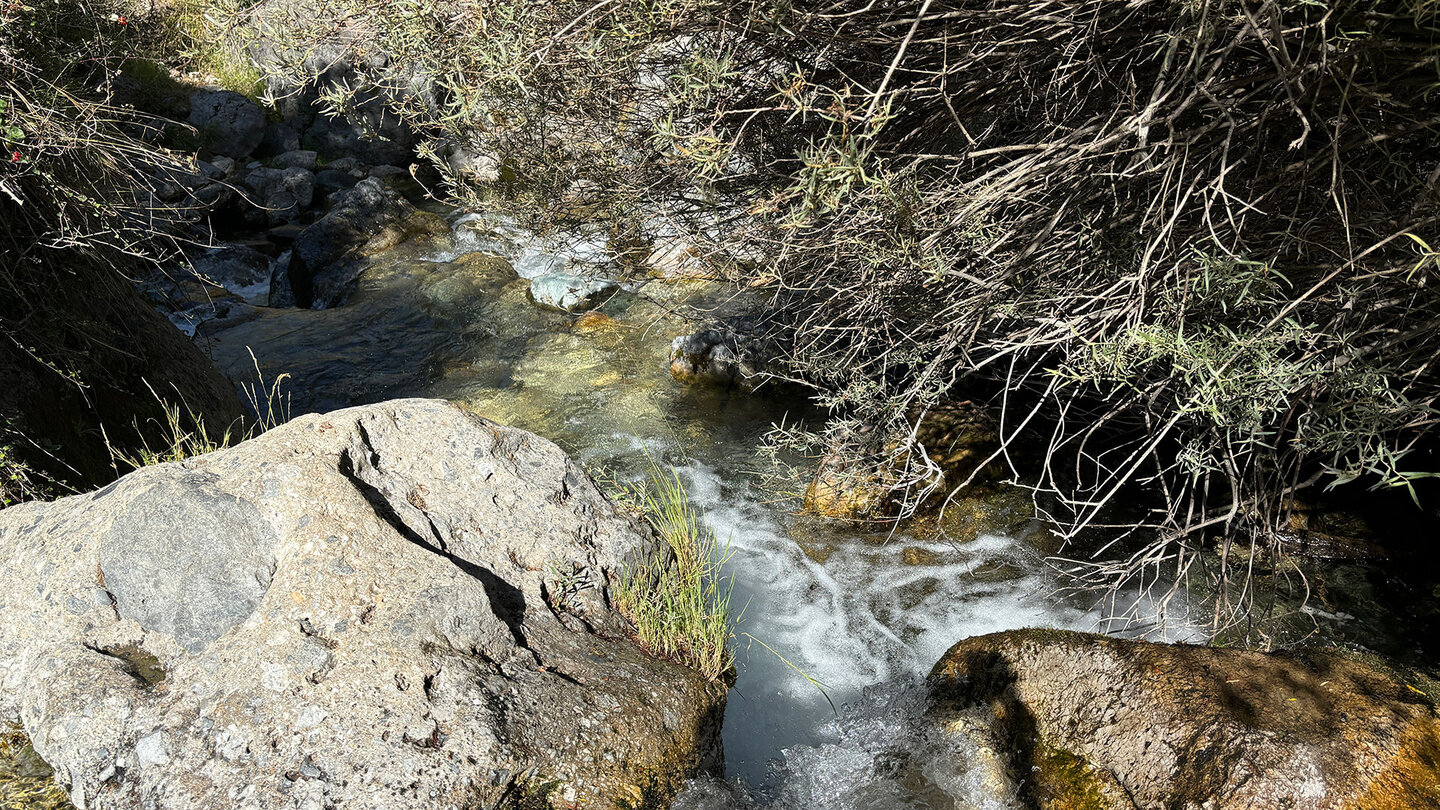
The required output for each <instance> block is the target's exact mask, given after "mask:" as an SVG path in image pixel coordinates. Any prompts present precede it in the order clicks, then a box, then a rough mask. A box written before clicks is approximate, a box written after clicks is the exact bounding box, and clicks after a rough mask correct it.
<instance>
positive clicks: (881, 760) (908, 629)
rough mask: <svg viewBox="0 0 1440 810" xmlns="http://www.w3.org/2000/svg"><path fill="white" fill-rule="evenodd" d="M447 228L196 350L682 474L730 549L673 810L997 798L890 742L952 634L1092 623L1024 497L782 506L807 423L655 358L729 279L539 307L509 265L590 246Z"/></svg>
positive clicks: (574, 450)
mask: <svg viewBox="0 0 1440 810" xmlns="http://www.w3.org/2000/svg"><path fill="white" fill-rule="evenodd" d="M452 221H453V222H454V224H455V233H454V235H453V237H452V238H451V239H450V240H448V241H446V240H441V241H440V242H437V243H426V242H419V243H410V244H406V245H402V246H400V247H398V248H395V249H393V250H391V251H389V252H388V253H386V254H385V255H384V256H383V257H381V258H380V259H379V260H377V261H375V262H374V263H373V264H372V266H371V267H370V269H369V270H367V271H366V273H365V274H364V275H363V276H362V277H361V279H360V282H359V286H358V288H357V289H356V291H355V292H354V294H353V295H351V296H350V298H349V299H348V300H347V301H346V302H345V303H344V304H343V305H342V306H339V307H336V308H334V309H327V310H319V311H311V310H300V309H261V310H260V311H259V316H258V317H256V318H255V319H253V320H250V321H248V322H245V323H241V324H238V325H235V326H232V327H230V328H227V329H224V330H222V331H219V332H217V333H215V334H212V335H209V336H208V337H206V338H202V345H203V346H204V347H205V348H206V349H208V351H209V352H210V353H211V354H212V356H213V357H214V358H215V359H216V361H217V363H218V364H219V365H220V367H221V368H222V370H224V371H226V372H227V373H229V374H230V375H231V376H232V378H235V379H241V380H243V379H254V375H255V370H256V369H255V366H256V364H257V362H258V365H259V369H260V371H261V372H262V373H263V374H264V376H265V377H266V379H272V378H274V377H275V376H276V375H278V374H281V373H285V374H288V375H290V378H289V380H288V385H287V388H288V390H289V391H291V392H292V395H293V397H294V399H293V404H292V408H293V410H294V412H295V413H297V414H298V413H303V412H307V411H323V410H328V409H333V408H339V407H344V406H349V405H357V404H363V403H368V402H374V401H379V400H383V399H388V398H393V397H402V396H424V397H442V398H445V399H449V400H452V401H456V402H459V403H463V404H464V405H466V406H468V407H469V408H471V409H473V410H474V411H475V412H477V413H479V414H481V415H483V416H486V417H488V418H490V419H493V420H495V421H498V422H501V423H505V424H509V425H513V426H516V427H520V428H524V429H526V430H530V431H533V432H535V433H538V434H540V435H542V436H545V437H547V438H549V439H551V440H553V441H555V442H556V443H557V444H559V445H560V446H561V447H562V448H564V449H565V450H566V451H567V452H569V453H570V454H571V455H573V456H574V457H575V458H576V459H577V460H579V462H580V463H582V464H583V465H584V466H586V467H587V468H588V469H590V470H591V471H592V472H597V473H603V474H608V475H614V476H618V477H621V478H633V477H636V476H639V475H641V474H643V472H644V470H645V469H646V468H647V466H648V464H649V460H650V459H655V460H657V461H661V462H663V463H666V464H671V465H674V466H676V467H677V469H678V470H679V471H680V474H681V476H682V478H683V479H684V481H685V483H686V484H687V486H688V488H689V493H690V496H691V498H692V500H693V501H694V502H695V503H696V505H697V506H698V507H699V508H700V509H701V510H702V512H703V515H704V520H705V522H706V524H707V525H708V526H709V528H710V529H711V530H712V531H713V532H714V533H715V535H716V536H717V538H718V539H719V540H720V541H721V543H722V544H726V545H727V546H728V552H729V554H730V557H729V560H728V562H727V563H726V566H725V571H726V574H727V575H728V576H729V577H730V579H731V582H732V583H733V595H732V601H731V604H732V606H733V608H734V613H735V640H734V645H735V652H736V659H737V668H738V680H737V682H736V684H735V687H734V689H733V691H732V692H731V695H730V699H729V704H728V708H727V710H726V716H725V724H724V728H723V737H724V747H725V760H726V773H725V778H724V779H713V778H707V779H703V780H700V781H698V782H695V783H693V784H692V785H691V786H690V787H689V788H688V789H687V790H686V792H685V793H684V794H683V795H682V796H681V797H680V798H679V799H678V800H677V802H676V805H675V807H676V808H678V809H679V810H719V809H720V808H762V807H763V808H795V810H800V809H801V808H809V809H810V810H825V809H826V808H835V809H836V810H840V809H841V808H846V809H847V810H869V809H872V808H873V810H880V809H881V808H887V809H888V808H931V807H934V808H941V807H944V808H951V807H961V808H1003V807H1011V806H1013V805H1012V801H1011V797H1010V796H1008V795H1006V791H1005V790H1004V789H1003V786H997V785H995V784H993V783H992V781H990V780H987V779H986V777H985V774H983V773H981V772H979V771H977V772H973V773H972V772H968V771H966V770H965V765H964V762H963V760H964V759H965V758H964V757H957V756H955V744H956V743H955V742H954V741H953V740H947V741H945V742H944V744H943V745H942V744H940V742H939V741H933V742H934V744H933V745H931V741H927V740H925V739H923V738H922V739H908V738H907V739H906V740H904V745H905V746H906V749H907V751H906V756H905V757H904V758H903V763H902V762H900V761H899V760H897V759H896V757H894V756H893V755H892V752H893V750H894V747H895V746H896V744H897V738H896V729H897V728H901V727H904V726H906V725H907V720H908V719H909V718H911V717H913V716H914V714H915V713H916V712H917V711H919V710H920V708H921V705H922V697H923V695H922V692H921V689H920V681H921V678H922V677H923V676H924V674H925V673H926V672H927V671H928V669H929V667H930V666H931V665H932V664H933V663H934V662H935V661H936V660H937V659H938V658H939V657H940V656H941V654H942V653H944V651H945V650H946V649H947V648H948V647H950V646H951V645H952V644H953V643H955V642H956V641H958V640H960V639H962V638H966V637H969V636H974V635H978V634H982V633H989V632H993V631H999V630H1005V629H1010V628H1019V627H1052V628H1073V629H1082V630H1092V629H1096V628H1097V627H1101V626H1103V625H1102V615H1101V613H1100V612H1099V611H1098V610H1097V609H1095V608H1094V607H1093V606H1091V605H1090V604H1089V603H1087V602H1083V601H1079V600H1074V599H1069V598H1065V597H1062V596H1060V595H1059V594H1058V593H1057V580H1056V578H1055V577H1054V576H1053V574H1052V572H1051V571H1050V569H1049V568H1048V567H1047V564H1046V562H1045V558H1046V555H1047V553H1048V552H1049V551H1051V550H1053V549H1046V548H1045V547H1044V546H1045V533H1044V531H1043V530H1040V527H1038V525H1037V524H1035V523H1033V522H1031V521H1029V520H1028V511H1020V510H1014V509H1011V510H1010V511H1006V509H1005V508H997V509H996V510H995V512H996V514H999V515H1000V516H1001V517H1000V518H998V519H997V520H995V521H992V524H993V525H989V526H987V527H986V528H984V529H983V530H982V531H980V532H979V534H978V536H977V537H976V539H974V540H973V541H970V542H963V543H960V542H948V541H937V540H932V539H924V538H919V537H912V536H907V535H904V534H895V535H893V536H892V535H891V534H889V533H887V531H886V530H885V529H884V528H879V529H872V528H870V527H866V526H856V525H852V524H847V523H843V522H838V521H821V520H816V519H808V518H805V517H802V516H800V515H798V514H797V510H796V508H795V507H796V501H795V499H794V497H793V496H789V497H787V496H785V495H783V494H778V493H775V492H770V491H767V490H766V489H765V488H764V486H763V485H762V483H761V478H760V477H759V476H758V475H757V473H760V472H763V471H764V467H765V464H766V462H765V461H763V460H762V459H760V458H757V456H756V448H757V447H758V446H759V445H760V443H761V441H762V438H763V436H764V434H765V433H766V432H767V431H768V430H769V429H770V427H771V425H772V424H773V423H775V422H778V421H780V420H781V419H782V418H783V419H785V420H787V421H789V422H796V421H804V420H813V419H815V418H817V417H818V416H819V414H817V413H816V412H814V411H812V410H811V409H810V406H808V405H807V404H806V403H805V402H804V401H803V400H800V399H795V398H786V397H785V396H782V395H780V394H775V393H766V392H764V391H762V392H760V393H757V394H752V395H745V394H739V393H731V392H725V391H721V390H716V389H709V388H700V387H690V386H685V385H682V384H680V383H678V382H677V381H675V380H674V379H673V378H672V377H671V376H670V374H669V372H668V368H667V359H668V349H669V344H670V341H671V339H672V338H673V337H675V336H676V335H680V334H685V333H687V332H690V331H694V329H695V327H696V323H697V321H698V320H700V319H703V318H705V317H708V316H712V315H714V314H723V313H725V312H727V311H734V308H736V307H738V306H740V302H739V301H737V300H735V298H734V293H732V292H730V291H727V290H726V289H725V288H724V287H722V286H720V285H718V284H716V283H713V282H707V281H699V280H667V281H663V282H661V281H652V282H649V283H645V284H643V285H640V286H638V287H631V288H629V289H627V290H625V291H624V292H622V293H620V294H618V295H617V296H616V297H615V298H613V299H612V300H610V301H609V302H608V303H606V304H605V305H604V306H603V307H602V308H601V309H600V310H599V311H598V312H596V313H592V314H587V315H583V316H575V315H568V314H564V313H555V312H549V311H545V310H542V309H540V308H539V307H537V306H536V305H535V304H534V303H533V302H531V301H530V300H529V299H528V297H527V290H528V281H527V278H526V277H527V276H533V275H536V274H538V273H539V272H544V270H545V269H546V268H550V267H556V266H570V267H572V268H573V267H574V266H575V265H577V264H584V263H587V262H592V261H594V260H595V253H596V250H597V248H596V247H595V246H594V245H593V244H591V245H588V246H587V245H585V244H584V243H583V240H582V243H581V245H580V247H579V248H576V247H574V244H573V243H572V245H571V246H570V247H565V246H556V245H554V244H551V243H548V242H546V241H544V240H538V239H534V238H530V237H525V236H524V235H522V234H520V233H519V232H518V231H517V230H515V229H512V228H507V227H505V226H504V223H498V222H495V221H488V220H484V219H482V218H477V217H474V216H468V217H462V218H458V219H453V218H452ZM486 251H489V252H494V253H499V254H502V255H505V256H506V257H507V258H508V259H510V261H511V262H512V264H513V265H514V267H515V270H516V271H518V272H519V273H520V277H518V278H517V277H516V274H515V273H514V272H511V271H510V270H509V268H508V267H506V266H504V265H503V264H499V263H496V262H494V261H493V259H490V258H488V255H487V253H486ZM252 292H253V291H252ZM252 351H253V353H254V358H253V359H252V356H251V352H252ZM999 497H1002V498H1004V497H1010V500H1009V501H1007V502H1013V496H1004V495H1003V494H1002V495H1001V496H999ZM1002 506H1003V505H1002ZM1173 618H1174V617H1172V621H1171V623H1170V625H1169V628H1168V630H1165V631H1160V630H1153V629H1151V628H1141V629H1140V630H1137V631H1135V632H1131V633H1129V634H1130V635H1142V634H1147V633H1148V635H1150V636H1151V637H1166V638H1172V639H1173V638H1184V637H1187V636H1189V635H1191V634H1190V633H1188V632H1187V630H1186V626H1185V624H1184V621H1183V617H1182V618H1181V619H1180V620H1179V621H1178V622H1177V621H1174V620H1173ZM922 737H923V735H922ZM955 796H965V797H971V798H970V800H969V802H968V803H964V804H956V803H955V801H954V800H953V798H951V797H955Z"/></svg>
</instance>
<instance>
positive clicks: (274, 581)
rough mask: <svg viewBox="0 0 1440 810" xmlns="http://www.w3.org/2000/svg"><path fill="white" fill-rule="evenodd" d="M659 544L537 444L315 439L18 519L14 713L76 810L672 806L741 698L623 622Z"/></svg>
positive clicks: (402, 406)
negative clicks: (516, 793) (525, 798)
mask: <svg viewBox="0 0 1440 810" xmlns="http://www.w3.org/2000/svg"><path fill="white" fill-rule="evenodd" d="M658 548H659V544H658V541H656V540H655V539H654V538H653V537H651V536H649V535H648V534H642V533H640V532H639V531H637V529H636V528H635V527H634V526H633V525H632V524H631V523H629V522H628V521H627V520H626V519H624V518H623V517H622V516H620V515H619V514H618V513H617V512H616V511H615V509H614V508H613V507H612V506H611V504H610V503H609V502H608V501H607V500H606V499H605V498H604V497H603V496H602V495H601V494H600V493H599V492H598V491H597V490H596V488H595V486H594V485H593V484H592V483H591V481H590V480H589V479H588V478H587V477H586V476H585V475H584V474H583V473H582V472H581V471H580V470H579V469H578V468H577V467H576V466H575V465H574V464H573V463H572V462H571V461H570V460H569V459H568V458H566V457H565V455H564V453H563V452H561V451H560V450H559V449H558V448H557V447H556V446H555V445H553V444H551V443H550V442H548V441H546V440H544V439H541V438H539V437H537V436H534V435H531V434H528V433H525V432H523V431H519V430H513V429H510V428H505V427H502V426H500V425H497V424H494V423H491V422H488V421H486V420H484V419H481V418H478V417H476V416H473V415H471V414H469V413H466V412H464V411H462V410H461V409H459V408H458V407H455V406H452V405H449V404H445V403H442V402H437V401H430V400H400V401H395V402H390V403H385V404H381V405H374V406H368V407H361V408H352V409H348V410H343V411H337V412H333V413H329V414H325V415H311V416H305V417H301V418H299V419H297V420H295V421H293V422H291V423H289V424H287V425H284V426H282V427H279V428H276V429H274V430H272V431H270V432H269V433H267V434H265V435H264V436H261V437H260V438H257V439H254V440H251V441H248V442H245V443H243V444H241V445H239V446H237V447H235V448H232V449H229V450H223V451H220V452H216V453H212V454H209V455H206V456H201V457H198V458H194V459H191V460H188V461H186V462H183V463H172V464H164V465H160V466H156V467H148V468H145V469H142V470H139V471H137V472H134V473H132V474H130V475H128V476H126V477H125V478H123V479H121V480H120V481H119V482H117V483H116V484H114V485H112V486H109V487H106V488H105V489H103V490H101V491H99V492H96V493H93V494H89V495H78V496H74V497H69V498H64V499H61V500H59V501H55V502H53V503H30V504H23V505H21V506H18V507H13V508H10V509H6V510H4V511H3V512H0V711H3V712H4V715H5V718H9V719H17V718H18V719H20V720H21V721H22V722H23V724H24V727H25V730H26V731H27V732H28V733H29V735H30V737H31V739H32V740H33V741H34V746H35V750H36V751H37V752H39V754H40V755H41V756H43V757H44V759H45V761H47V762H48V763H49V764H50V765H51V766H53V768H54V769H55V778H56V780H57V781H58V782H59V783H61V784H63V785H66V786H68V787H69V789H70V793H71V796H72V798H73V800H74V801H75V804H76V805H77V806H79V807H94V806H102V807H155V808H277V807H293V808H301V807H305V808H309V807H321V806H326V807H330V806H333V807H346V808H376V809H377V810H378V809H379V808H386V810H389V809H391V808H412V807H413V808H459V807H489V806H494V803H495V802H497V801H498V800H499V799H500V797H501V795H502V794H505V793H506V792H507V791H512V790H513V789H514V788H515V786H516V785H519V784H522V783H525V784H551V785H554V786H555V795H556V796H557V797H560V798H563V799H565V800H566V801H570V802H577V803H580V804H582V805H583V806H586V807H602V808H603V807H611V806H615V805H617V804H619V803H621V802H639V801H641V800H643V801H646V802H655V803H656V806H661V805H662V804H663V803H664V802H667V801H668V799H669V796H671V795H672V794H673V792H674V791H675V790H676V789H677V788H678V787H679V785H680V783H681V782H683V781H684V779H685V778H686V777H687V776H689V775H690V774H693V773H694V772H696V771H697V769H699V768H702V767H706V766H710V765H714V764H715V763H716V762H717V761H718V753H719V750H718V746H719V741H718V740H719V738H718V724H719V718H720V714H721V711H722V709H723V704H724V689H723V687H721V686H719V685H716V684H712V683H709V682H707V681H705V680H704V679H703V678H701V677H700V676H699V675H698V674H697V673H695V672H693V671H691V670H688V669H686V668H683V667H680V666H678V665H674V664H670V663H666V662H662V661H658V660H655V659H652V658H649V657H647V656H646V655H644V654H643V653H642V652H641V651H640V650H639V649H638V648H637V647H636V646H635V645H634V644H633V643H631V642H629V641H627V640H625V630H626V628H625V625H624V624H623V620H622V619H620V618H619V617H618V615H617V614H615V613H614V612H613V611H612V610H611V608H610V606H609V599H608V593H609V588H610V587H611V583H612V581H613V579H614V577H615V576H617V575H618V573H619V572H620V571H621V570H623V569H624V568H625V567H626V566H628V565H630V564H632V563H634V562H635V561H637V560H639V559H641V558H642V557H644V556H647V555H651V554H654V553H658V552H657V549H658Z"/></svg>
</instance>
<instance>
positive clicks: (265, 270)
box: [190, 245, 270, 297]
mask: <svg viewBox="0 0 1440 810" xmlns="http://www.w3.org/2000/svg"><path fill="white" fill-rule="evenodd" d="M190 266H191V269H192V272H193V273H194V274H195V275H196V276H198V277H199V278H201V279H203V280H205V281H207V282H209V283H211V284H214V285H216V286H219V287H223V288H225V289H227V290H229V291H231V292H233V293H236V294H237V295H241V296H242V297H244V295H245V293H247V292H250V293H251V294H253V295H259V294H263V290H262V289H260V288H262V287H263V286H264V283H265V281H266V280H267V279H269V278H270V257H269V256H267V255H265V254H264V253H261V252H260V251H259V250H256V249H255V248H254V247H252V246H250V245H221V246H219V247H214V248H208V249H205V250H202V251H200V252H199V253H197V254H196V255H194V256H192V257H191V258H190Z"/></svg>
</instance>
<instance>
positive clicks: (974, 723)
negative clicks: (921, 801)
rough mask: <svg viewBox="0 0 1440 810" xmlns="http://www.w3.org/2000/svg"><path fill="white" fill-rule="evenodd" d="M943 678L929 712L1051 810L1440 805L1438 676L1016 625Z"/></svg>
mask: <svg viewBox="0 0 1440 810" xmlns="http://www.w3.org/2000/svg"><path fill="white" fill-rule="evenodd" d="M930 684H931V691H932V695H933V698H934V707H933V709H932V711H931V715H930V723H933V724H935V725H937V726H938V727H940V728H943V729H947V730H951V731H952V732H953V733H961V732H964V733H966V734H968V735H978V737H979V738H981V739H983V740H985V741H986V744H985V745H983V746H982V748H988V749H990V750H994V751H998V752H1000V753H1001V754H1002V755H1003V757H1004V758H1005V760H1006V761H1007V762H1008V765H1009V770H1010V775H1011V777H1012V779H1013V780H1014V782H1015V783H1016V784H1019V785H1020V786H1021V790H1022V797H1023V798H1024V799H1025V800H1026V801H1027V802H1028V803H1029V804H1030V805H1031V806H1035V807H1039V808H1041V809H1042V810H1052V809H1055V808H1071V807H1097V808H1125V809H1126V810H1130V809H1131V808H1161V807H1186V808H1189V807H1194V808H1202V807H1216V808H1219V807H1224V808H1237V809H1239V810H1246V809H1247V808H1255V809H1256V810H1259V808H1267V810H1268V808H1274V807H1305V808H1315V810H1328V808H1336V809H1337V810H1338V808H1376V809H1377V810H1378V809H1379V808H1401V807H1433V806H1437V803H1440V723H1437V714H1436V709H1435V704H1434V701H1433V699H1432V698H1431V697H1430V696H1429V695H1427V694H1425V691H1424V689H1422V688H1417V686H1416V684H1419V686H1420V687H1424V686H1426V685H1427V684H1429V685H1432V686H1433V682H1427V681H1425V680H1424V679H1418V680H1417V678H1416V676H1414V674H1413V673H1404V672H1401V671H1398V670H1393V669H1390V668H1388V666H1387V665H1384V664H1383V662H1380V663H1379V665H1372V664H1371V663H1366V662H1363V661H1361V660H1359V659H1358V658H1357V657H1356V656H1354V655H1353V654H1348V653H1343V652H1340V651H1334V650H1321V651H1308V652H1300V653H1295V654H1284V655H1281V654H1264V653H1255V652H1246V651H1240V650H1223V649H1213V648H1207V647H1195V646H1189V645H1166V644H1149V643H1144V642H1132V641H1122V640H1118V639H1111V638H1105V637H1102V636H1095V635H1089V634H1084V633H1071V632H1062V631H1049V630H1017V631H1010V632H1005V633H996V634H993V635H987V636H980V637H977V638H972V639H967V640H965V641H962V642H960V643H959V644H957V645H955V646H954V647H952V648H951V649H950V651H949V652H948V653H946V655H945V656H944V658H942V659H941V660H940V662H939V663H938V664H936V666H935V668H934V670H933V671H932V672H931V675H930ZM956 798H957V799H958V798H961V797H956Z"/></svg>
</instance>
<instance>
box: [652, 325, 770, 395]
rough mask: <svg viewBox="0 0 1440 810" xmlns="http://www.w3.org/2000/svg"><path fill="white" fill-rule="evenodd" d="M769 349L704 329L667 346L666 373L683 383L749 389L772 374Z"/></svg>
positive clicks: (743, 338) (735, 335)
mask: <svg viewBox="0 0 1440 810" xmlns="http://www.w3.org/2000/svg"><path fill="white" fill-rule="evenodd" d="M772 354H773V349H771V347H770V346H769V345H768V344H766V343H765V342H763V341H757V340H754V339H752V338H750V337H747V336H746V335H743V334H740V333H738V332H735V331H731V330H728V329H726V330H721V329H705V330H702V331H700V332H695V333H693V334H689V335H681V336H679V337H677V338H675V339H674V340H673V341H671V343H670V373H671V374H672V375H674V376H675V378H676V379H678V380H681V381H682V382H687V383H699V384H704V385H718V386H723V387H730V386H735V387H738V388H740V389H742V390H747V391H748V390H752V389H754V388H756V387H757V386H759V385H760V384H761V383H762V382H764V381H765V380H766V379H768V378H769V376H770V375H773V374H775V373H776V369H774V368H773V366H774V361H773V360H772V359H771V356H772Z"/></svg>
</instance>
